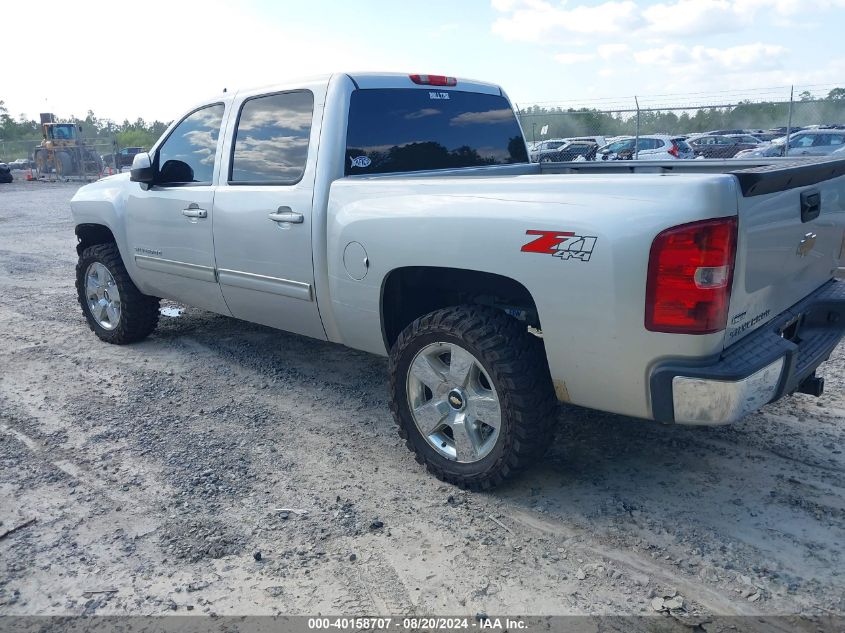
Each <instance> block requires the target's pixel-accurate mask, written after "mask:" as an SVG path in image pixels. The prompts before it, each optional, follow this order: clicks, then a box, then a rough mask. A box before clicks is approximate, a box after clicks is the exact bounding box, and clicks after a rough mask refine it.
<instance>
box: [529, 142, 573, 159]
mask: <svg viewBox="0 0 845 633" xmlns="http://www.w3.org/2000/svg"><path fill="white" fill-rule="evenodd" d="M565 144H566V139H565V138H550V139H547V140H545V141H538V142H537V143H534V145H532V146H531V147H530V148H529V150H528V156H529V158H530V159H531V162H532V163H539V162H540V159H541V158H542V157H543V156H545V155H553V154H554V153H555V152H556V151H557V150H558V149H560V148H561V147H563V146H564V145H565ZM547 160H548V159H547ZM544 162H545V161H544Z"/></svg>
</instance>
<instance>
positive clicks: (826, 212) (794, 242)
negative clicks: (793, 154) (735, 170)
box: [725, 161, 845, 345]
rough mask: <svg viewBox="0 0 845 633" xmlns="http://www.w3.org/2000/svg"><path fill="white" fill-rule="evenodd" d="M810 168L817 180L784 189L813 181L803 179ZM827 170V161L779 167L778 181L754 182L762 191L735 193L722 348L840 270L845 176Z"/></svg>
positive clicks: (844, 247)
mask: <svg viewBox="0 0 845 633" xmlns="http://www.w3.org/2000/svg"><path fill="white" fill-rule="evenodd" d="M842 166H843V167H845V161H843V165H842ZM814 169H816V170H817V171H816V172H815V173H817V174H818V178H819V179H820V180H819V181H818V182H815V183H814V184H808V185H805V186H801V187H795V188H785V187H788V186H790V184H789V181H790V180H792V181H793V182H795V181H802V180H803V181H804V182H808V181H812V180H814V179H815V178H808V174H812V173H813V170H814ZM801 170H803V173H800V172H801ZM831 171H832V169H831V167H830V165H829V163H828V166H827V167H824V166H819V167H817V168H816V167H814V166H813V165H812V164H808V165H806V166H802V167H792V168H786V169H783V170H781V174H782V177H780V178H778V176H777V175H776V174H775V175H773V176H772V177H771V178H770V179H769V180H768V183H770V185H771V186H766V184H765V181H761V182H759V183H758V185H757V189H758V191H760V192H761V193H755V191H754V190H750V191H746V192H745V194H743V193H742V191H740V192H739V197H738V201H739V240H738V244H737V268H736V271H735V274H734V284H733V292H732V296H731V309H730V313H729V317H728V331H727V336H726V341H725V342H726V344H727V345H730V344H731V343H734V342H735V341H737V340H739V339H741V338H742V337H743V336H745V335H746V334H748V333H750V332H752V331H754V330H755V329H756V328H757V327H759V326H760V325H763V324H764V323H766V322H767V321H768V320H769V319H771V318H773V317H775V316H777V315H778V314H780V313H781V312H783V311H784V310H786V309H787V308H789V307H790V306H792V305H794V304H795V303H797V302H798V301H800V300H801V299H802V298H804V297H805V296H806V295H808V294H810V293H811V292H812V291H813V290H815V289H816V288H818V287H819V286H821V285H822V284H824V283H825V282H827V281H828V280H830V279H831V278H832V276H833V272H834V270H835V269H836V268H837V267H838V266H841V265H843V256H845V252H843V251H844V250H845V176H838V177H834V178H830V173H831ZM840 173H841V172H840ZM824 178H829V179H827V180H824ZM777 189H782V190H777ZM767 190H772V191H771V193H766V191H767Z"/></svg>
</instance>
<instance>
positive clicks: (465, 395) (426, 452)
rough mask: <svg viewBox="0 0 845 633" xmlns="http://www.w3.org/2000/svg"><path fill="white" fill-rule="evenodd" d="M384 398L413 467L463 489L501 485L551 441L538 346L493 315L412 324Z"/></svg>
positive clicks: (551, 403)
mask: <svg viewBox="0 0 845 633" xmlns="http://www.w3.org/2000/svg"><path fill="white" fill-rule="evenodd" d="M390 392H391V410H392V411H393V415H394V418H395V420H396V423H397V425H398V427H399V434H400V436H401V437H402V438H403V439H405V440H406V444H407V446H408V448H409V449H410V450H411V451H413V452H414V453H415V455H416V458H417V461H418V462H420V463H421V464H425V466H426V467H427V468H428V470H429V471H430V472H431V473H433V474H434V475H435V476H437V477H438V478H440V479H442V480H443V481H447V482H450V483H453V484H456V485H458V486H461V487H464V488H473V489H486V488H490V487H492V486H495V485H497V484H499V483H501V482H502V481H504V480H506V479H508V478H509V477H512V476H513V475H515V474H516V473H518V472H519V471H520V470H521V469H522V468H524V467H525V466H526V465H527V464H529V463H531V462H532V461H533V460H535V459H536V458H537V457H539V456H540V454H541V453H542V452H543V450H544V449H545V448H546V447H547V446H548V445H549V443H550V442H551V436H552V429H553V426H554V422H555V418H556V411H557V406H556V403H557V401H556V399H555V397H554V390H553V389H552V384H551V379H550V377H549V372H548V366H547V363H546V359H545V355H544V353H543V347H542V343H541V342H540V341H539V340H538V339H537V338H535V337H532V336H530V335H529V334H528V333H527V332H526V328H525V325H524V323H522V322H520V321H518V320H516V319H514V318H513V317H510V316H508V315H507V314H505V313H504V312H501V311H499V310H495V309H492V308H486V307H481V306H459V307H454V308H445V309H443V310H438V311H436V312H432V313H430V314H427V315H426V316H424V317H421V318H419V319H417V320H416V321H414V322H413V323H412V324H411V325H409V326H408V327H407V328H406V329H405V330H404V331H403V332H402V334H400V336H399V338H398V340H397V341H396V344H395V345H394V346H393V349H392V350H391V354H390Z"/></svg>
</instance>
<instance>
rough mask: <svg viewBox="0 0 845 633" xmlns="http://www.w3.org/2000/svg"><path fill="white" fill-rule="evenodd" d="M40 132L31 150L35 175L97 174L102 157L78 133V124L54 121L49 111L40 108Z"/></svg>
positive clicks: (101, 166) (67, 175) (100, 168)
mask: <svg viewBox="0 0 845 633" xmlns="http://www.w3.org/2000/svg"><path fill="white" fill-rule="evenodd" d="M41 132H42V136H43V137H44V140H43V141H41V144H40V145H39V146H37V147H36V148H35V150H34V151H33V157H34V159H35V168H36V169H37V170H38V175H39V176H41V175H45V174H51V173H55V174H56V175H57V176H58V177H60V178H66V177H69V176H86V175H88V176H97V175H98V174H100V173H101V172H102V171H103V161H102V159H101V158H100V156H99V155H98V154H97V152H95V151H94V150H93V149H91V148H90V147H87V146H86V145H85V142H84V141H83V140H82V138H81V136H80V132H82V126H77V125H76V124H74V123H58V122H56V119H55V117H54V116H53V114H52V113H49V112H46V113H44V112H42V113H41Z"/></svg>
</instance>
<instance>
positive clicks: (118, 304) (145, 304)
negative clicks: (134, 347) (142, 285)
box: [76, 242, 159, 345]
mask: <svg viewBox="0 0 845 633" xmlns="http://www.w3.org/2000/svg"><path fill="white" fill-rule="evenodd" d="M76 293H77V296H78V299H79V305H80V306H81V307H82V313H83V314H84V315H85V320H86V321H88V326H89V327H90V328H91V329H92V330H93V332H94V334H96V335H97V336H98V337H99V338H100V339H102V340H103V341H105V342H107V343H114V344H116V345H123V344H125V343H134V342H135V341H140V340H141V339H143V338H145V337H146V336H148V335H149V334H150V333H151V332H152V331H153V330H154V329H155V327H156V325H157V324H158V314H159V313H158V308H159V299H158V298H156V297H150V296H148V295H145V294H142V293H141V291H140V290H138V288H137V287H136V286H135V284H134V283H133V282H132V279H130V278H129V273H127V272H126V267H125V266H124V265H123V260H122V259H121V258H120V251H118V250H117V245H116V244H114V243H113V242H112V243H108V244H97V245H95V246H89V247H88V248H86V249H85V250H84V251H82V255H80V257H79V263H78V264H77V265H76Z"/></svg>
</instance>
